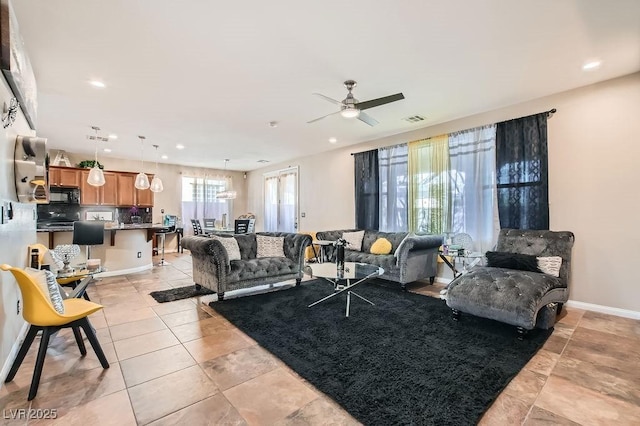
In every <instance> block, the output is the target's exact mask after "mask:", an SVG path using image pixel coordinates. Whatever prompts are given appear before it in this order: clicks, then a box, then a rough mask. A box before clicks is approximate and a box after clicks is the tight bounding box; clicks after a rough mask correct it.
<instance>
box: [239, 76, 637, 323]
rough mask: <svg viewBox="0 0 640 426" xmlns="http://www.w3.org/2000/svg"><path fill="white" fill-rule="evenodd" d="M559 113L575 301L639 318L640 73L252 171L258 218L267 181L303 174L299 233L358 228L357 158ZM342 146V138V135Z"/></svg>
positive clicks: (555, 168) (560, 225) (553, 147)
mask: <svg viewBox="0 0 640 426" xmlns="http://www.w3.org/2000/svg"><path fill="white" fill-rule="evenodd" d="M551 108H556V109H557V110H558V112H557V113H556V114H555V115H554V116H553V117H552V118H551V119H550V120H549V128H548V136H549V201H550V227H551V229H552V230H569V231H572V232H573V233H574V234H575V236H576V243H575V246H574V249H573V262H572V280H571V281H572V282H571V295H570V298H571V299H572V300H576V301H580V302H586V303H593V304H598V305H603V306H610V307H616V308H620V309H628V310H633V311H638V312H640V286H639V285H638V284H637V281H638V280H637V279H636V278H634V276H635V274H634V271H633V270H632V269H631V265H633V263H634V262H635V261H636V260H638V259H640V230H639V225H638V223H637V222H638V212H639V211H640V198H639V197H638V196H637V193H638V187H639V186H640V166H638V164H640V160H639V159H640V73H635V74H632V75H628V76H625V77H621V78H617V79H613V80H609V81H606V82H603V83H599V84H594V85H590V86H586V87H583V88H579V89H575V90H571V91H568V92H563V93H559V94H556V95H552V96H548V97H545V98H540V99H536V100H532V101H528V102H523V103H521V104H518V105H513V106H510V107H506V108H502V109H498V110H494V111H490V112H487V113H483V114H478V115H474V116H470V117H465V118H461V119H458V120H454V121H451V122H447V123H442V124H438V125H434V126H431V127H426V128H422V129H418V130H415V131H412V132H407V133H403V134H400V135H395V136H391V137H387V138H383V139H378V140H374V141H370V142H367V143H364V144H359V145H356V146H350V147H346V148H338V149H336V150H333V151H330V152H327V153H324V154H320V155H315V156H309V157H304V158H299V159H297V160H294V161H289V162H287V163H286V164H284V163H283V164H274V165H270V166H269V167H266V168H263V169H260V170H256V171H253V172H250V173H249V176H248V179H247V181H248V187H247V191H248V204H247V207H248V209H249V210H251V211H253V212H255V213H256V214H257V215H258V216H257V221H256V228H257V229H258V230H261V229H262V221H261V219H262V217H263V216H264V215H263V213H262V212H263V205H262V175H263V173H265V172H268V171H273V170H277V169H282V168H285V167H288V166H299V167H300V211H301V212H305V213H306V217H305V218H300V230H302V231H305V230H315V231H319V230H327V229H339V228H349V227H353V226H354V224H355V219H354V217H355V209H354V189H353V187H354V184H353V180H354V176H353V159H352V157H351V155H350V153H352V152H360V151H366V150H368V149H373V148H379V147H383V146H391V145H395V144H399V143H404V142H409V141H413V140H417V139H422V138H425V137H430V136H436V135H440V134H443V133H449V132H453V131H458V130H463V129H468V128H472V127H476V126H481V125H484V124H489V123H495V122H499V121H504V120H508V119H512V118H518V117H522V116H525V115H530V114H535V113H538V112H542V111H546V110H549V109H551ZM338 138H339V135H338Z"/></svg>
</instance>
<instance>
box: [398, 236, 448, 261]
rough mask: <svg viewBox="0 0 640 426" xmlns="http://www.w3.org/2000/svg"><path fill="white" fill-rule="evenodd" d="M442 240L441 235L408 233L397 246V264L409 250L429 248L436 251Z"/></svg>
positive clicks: (406, 255) (407, 254)
mask: <svg viewBox="0 0 640 426" xmlns="http://www.w3.org/2000/svg"><path fill="white" fill-rule="evenodd" d="M443 241H444V239H443V237H442V235H408V236H407V238H405V239H404V241H402V243H401V244H400V247H398V252H397V254H396V258H397V259H398V264H400V259H406V258H407V257H408V256H409V252H411V251H417V250H429V249H435V250H436V251H437V250H438V247H440V246H441V245H442V243H443Z"/></svg>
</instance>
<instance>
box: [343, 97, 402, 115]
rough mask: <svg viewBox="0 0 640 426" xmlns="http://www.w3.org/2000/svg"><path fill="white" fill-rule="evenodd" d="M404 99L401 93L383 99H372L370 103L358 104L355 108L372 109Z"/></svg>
mask: <svg viewBox="0 0 640 426" xmlns="http://www.w3.org/2000/svg"><path fill="white" fill-rule="evenodd" d="M402 99H404V95H403V94H402V93H396V94H395V95H389V96H385V97H383V98H378V99H372V100H370V101H364V102H359V103H357V104H356V105H355V106H356V108H358V109H359V110H361V111H362V110H363V109H369V108H373V107H377V106H380V105H384V104H388V103H390V102H395V101H399V100H402Z"/></svg>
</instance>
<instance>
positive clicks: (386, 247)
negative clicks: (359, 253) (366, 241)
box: [369, 238, 393, 254]
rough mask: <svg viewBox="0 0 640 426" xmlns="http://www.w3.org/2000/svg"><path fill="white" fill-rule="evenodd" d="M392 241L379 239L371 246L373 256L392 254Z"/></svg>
mask: <svg viewBox="0 0 640 426" xmlns="http://www.w3.org/2000/svg"><path fill="white" fill-rule="evenodd" d="M392 247H393V246H392V245H391V241H389V240H387V239H386V238H378V239H377V240H376V241H375V242H374V243H373V244H371V250H369V252H371V254H389V253H391V248H392Z"/></svg>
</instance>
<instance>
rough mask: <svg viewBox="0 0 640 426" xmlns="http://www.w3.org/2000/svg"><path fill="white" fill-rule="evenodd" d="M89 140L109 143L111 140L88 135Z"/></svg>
mask: <svg viewBox="0 0 640 426" xmlns="http://www.w3.org/2000/svg"><path fill="white" fill-rule="evenodd" d="M87 139H89V140H90V141H95V140H98V141H100V142H109V138H105V137H103V136H96V135H87Z"/></svg>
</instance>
